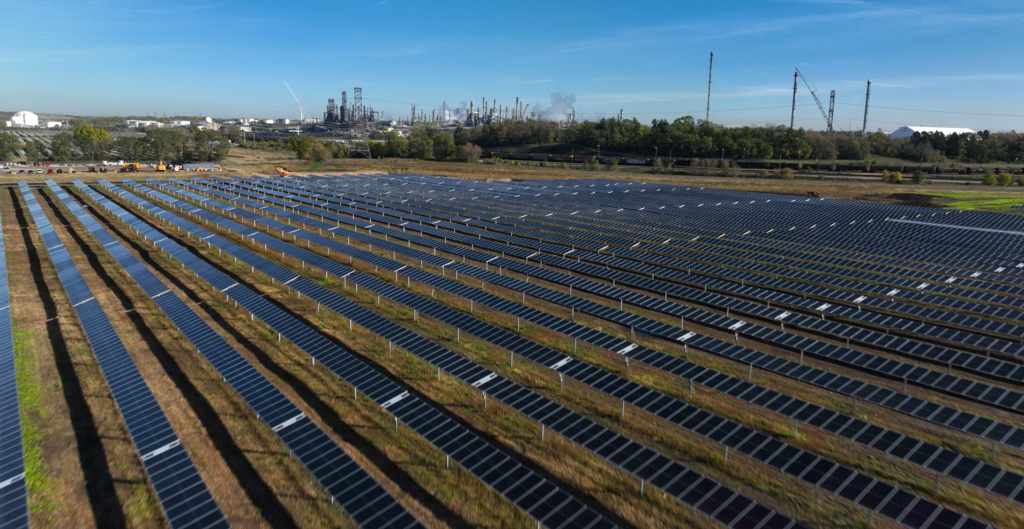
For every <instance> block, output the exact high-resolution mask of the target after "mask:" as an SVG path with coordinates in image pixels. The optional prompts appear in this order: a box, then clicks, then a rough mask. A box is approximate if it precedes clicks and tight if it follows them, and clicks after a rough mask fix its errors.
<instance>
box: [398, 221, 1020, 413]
mask: <svg viewBox="0 0 1024 529" xmlns="http://www.w3.org/2000/svg"><path fill="white" fill-rule="evenodd" d="M403 229H406V230H409V229H412V230H416V229H418V227H417V226H415V225H405V226H403ZM394 236H396V237H401V236H402V235H401V234H400V233H396V234H394ZM448 251H450V252H452V253H456V254H458V252H459V250H458V249H450V248H449V249H448ZM485 255H486V254H485ZM487 257H488V258H486V259H481V261H490V264H491V265H492V266H495V265H496V266H505V267H506V268H511V269H515V270H516V271H519V272H521V273H524V274H527V275H535V276H539V277H542V278H544V279H546V280H551V281H553V282H556V283H560V284H565V285H574V286H575V287H576V288H583V289H584V290H586V291H588V292H592V293H596V294H599V295H602V296H605V297H608V298H611V299H615V300H620V301H621V300H625V301H628V302H629V303H631V304H634V305H638V306H641V307H644V308H648V309H652V310H656V311H659V312H663V313H666V314H670V315H673V316H675V317H680V318H686V319H690V320H694V321H698V322H700V323H702V324H705V325H710V326H712V327H714V328H717V329H721V330H725V331H727V332H735V333H737V334H738V335H739V334H742V335H745V336H747V337H752V338H754V339H756V340H759V341H767V342H768V343H771V344H773V345H777V346H780V347H784V348H786V349H789V350H793V351H795V352H801V353H808V354H813V355H816V356H818V357H821V358H825V359H828V360H832V361H837V362H840V363H843V364H845V365H849V366H852V367H856V368H859V369H865V370H870V371H876V372H879V373H881V374H884V375H888V376H890V377H896V378H899V379H907V380H908V381H909V382H913V383H915V384H921V385H926V386H929V387H932V388H934V389H937V390H940V391H945V392H950V393H953V394H956V395H958V396H964V397H967V398H972V399H975V400H979V401H981V402H984V403H987V404H993V405H998V406H1001V407H1007V408H1008V409H1014V410H1015V409H1017V408H1015V406H1016V407H1021V406H1024V395H1020V394H1018V393H1016V392H1010V391H1007V390H1004V389H1002V388H997V387H994V386H991V385H989V384H983V383H980V382H972V381H969V380H965V379H962V378H959V377H954V376H952V375H950V374H942V373H939V372H937V371H931V370H927V369H924V368H921V367H915V366H912V365H909V364H904V363H900V362H896V361H894V360H889V359H884V358H881V357H878V356H875V355H870V354H866V353H861V352H859V351H851V350H850V349H848V348H845V347H839V346H835V345H831V344H824V343H822V342H818V341H815V340H811V339H809V338H805V337H803V336H797V335H793V334H790V333H785V332H783V331H775V330H772V329H768V328H766V327H762V326H758V325H753V324H745V323H744V322H740V321H737V320H734V319H732V318H729V317H723V316H718V315H714V314H709V313H707V312H705V311H702V310H699V309H693V308H686V307H683V306H680V305H677V304H674V303H670V302H666V301H661V300H655V299H653V298H649V297H647V296H644V295H641V294H637V293H635V292H632V291H628V290H624V289H620V288H617V287H614V286H611V287H609V286H607V285H601V284H597V283H593V282H589V281H586V280H583V279H581V278H578V277H567V276H565V275H564V274H558V273H555V272H552V271H551V270H538V269H537V268H535V267H531V266H529V265H523V264H521V263H516V262H512V261H508V262H507V263H506V262H505V261H507V260H501V261H497V260H494V259H493V256H487ZM544 260H545V261H548V262H551V261H555V262H557V263H558V264H559V265H560V267H562V268H566V269H570V270H573V269H578V268H582V267H587V268H586V269H585V270H586V271H588V272H592V274H593V275H597V276H599V277H600V276H602V275H604V276H605V277H607V275H611V276H612V277H611V278H610V280H611V282H612V284H613V285H614V284H615V275H613V274H605V271H604V270H603V269H597V268H596V267H592V266H590V265H582V264H581V263H576V262H575V261H570V260H568V259H560V258H555V257H548V256H545V258H544ZM647 281H650V280H639V281H637V282H638V283H640V285H639V286H645V283H646V282H647ZM778 312H781V311H775V310H772V315H775V314H777V313H778ZM825 323H826V324H827V325H838V324H835V323H833V322H825Z"/></svg>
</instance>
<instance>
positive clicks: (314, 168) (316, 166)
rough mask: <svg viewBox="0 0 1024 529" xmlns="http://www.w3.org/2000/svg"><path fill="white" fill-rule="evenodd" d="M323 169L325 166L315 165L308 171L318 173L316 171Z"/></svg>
mask: <svg viewBox="0 0 1024 529" xmlns="http://www.w3.org/2000/svg"><path fill="white" fill-rule="evenodd" d="M323 168H324V164H322V163H315V164H313V165H310V166H309V169H307V170H308V171H312V172H316V171H319V170H320V169H323Z"/></svg>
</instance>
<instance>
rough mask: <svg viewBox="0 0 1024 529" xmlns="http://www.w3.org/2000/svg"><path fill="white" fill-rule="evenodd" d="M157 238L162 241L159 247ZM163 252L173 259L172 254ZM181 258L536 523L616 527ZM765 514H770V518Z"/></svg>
mask: <svg viewBox="0 0 1024 529" xmlns="http://www.w3.org/2000/svg"><path fill="white" fill-rule="evenodd" d="M101 183H102V184H103V185H104V186H105V187H107V188H108V189H110V190H111V191H112V192H114V193H116V194H117V195H119V196H120V197H122V198H123V199H125V200H126V201H129V202H130V203H132V204H135V205H137V206H139V207H140V208H142V209H144V210H146V211H148V212H149V213H151V214H153V215H156V216H158V217H159V218H161V219H163V220H165V221H167V222H169V223H171V224H173V225H175V226H177V227H179V228H181V229H183V230H185V231H186V232H187V233H189V234H190V235H191V236H195V237H198V238H199V239H201V240H203V241H205V242H207V243H208V244H209V245H211V246H212V245H216V246H217V247H218V248H220V249H222V250H224V251H225V252H228V253H229V254H230V255H234V256H236V257H238V258H239V259H240V260H243V261H244V262H248V263H250V264H253V265H257V264H259V265H260V270H261V271H263V272H264V273H268V275H271V277H273V278H274V279H275V281H280V282H282V283H287V284H289V285H290V286H291V287H292V288H297V287H299V286H304V288H320V287H319V286H318V285H316V284H315V283H313V282H310V281H308V280H306V279H304V278H301V277H298V276H297V275H296V274H294V273H292V272H289V271H287V270H285V269H283V268H280V267H276V265H272V264H270V263H269V262H268V263H266V264H267V265H270V266H266V265H263V264H262V263H261V262H262V261H263V259H262V258H260V257H259V256H257V255H256V254H254V253H252V252H249V251H248V250H245V249H244V248H240V247H238V246H237V245H235V244H233V243H231V242H229V241H227V240H225V239H223V238H221V237H219V236H218V235H216V234H214V233H211V232H209V231H207V230H205V229H203V228H201V227H199V226H196V225H194V224H192V223H191V222H189V221H187V220H185V219H182V218H180V217H178V216H176V215H174V214H172V213H169V212H167V211H164V210H163V209H161V208H159V207H157V206H156V205H154V204H151V203H149V202H147V201H145V200H143V199H141V198H139V197H137V196H136V195H134V194H132V193H129V192H127V191H125V190H123V189H121V188H119V187H117V186H114V185H113V184H111V183H109V182H107V181H105V180H101ZM133 187H135V188H137V189H138V188H142V189H143V190H146V191H148V192H149V193H150V194H153V195H154V196H158V197H159V198H164V197H166V196H164V197H161V196H160V195H162V194H161V193H158V192H154V191H152V190H148V189H146V188H144V187H143V186H138V185H134V184H133ZM166 199H170V201H173V202H174V203H176V205H177V206H178V207H180V208H183V210H185V211H189V212H190V213H193V214H197V213H198V211H197V210H198V208H195V207H194V206H190V205H189V204H187V203H183V202H179V201H177V200H175V199H173V198H171V197H166ZM148 236H149V237H150V238H151V239H153V240H155V242H156V243H157V244H158V245H161V246H162V247H165V246H164V245H168V246H166V247H165V249H166V248H167V247H169V243H170V244H174V243H173V242H171V241H170V240H169V239H166V238H163V236H162V235H159V232H155V231H153V232H151V234H150V235H148ZM156 238H160V239H162V240H157V239H156ZM254 244H255V243H254ZM168 251H169V252H170V250H168ZM172 255H174V254H172ZM178 255H180V256H181V258H180V259H179V260H180V261H181V262H182V264H184V265H185V266H186V267H188V268H190V269H191V270H193V271H195V272H196V273H197V275H198V276H199V277H200V278H202V279H204V280H205V281H207V282H209V283H210V284H211V285H213V286H214V288H216V289H217V290H220V291H224V290H225V289H227V288H231V294H230V295H231V296H232V299H234V300H236V301H238V303H239V305H240V306H242V307H243V308H245V309H246V310H248V311H250V312H251V313H252V314H253V315H254V316H255V317H257V318H259V319H260V320H262V321H263V322H265V323H267V324H268V325H270V326H271V327H272V328H273V329H274V330H276V331H278V332H279V333H280V334H281V335H282V336H283V337H285V338H287V339H289V340H290V341H291V342H292V343H293V344H295V345H296V346H298V347H299V348H300V349H302V350H303V351H305V352H306V353H307V354H309V355H310V356H311V357H313V358H315V359H316V361H317V362H318V363H320V364H322V365H324V366H325V367H327V368H328V369H329V370H331V371H332V372H333V373H335V374H336V375H338V376H339V377H340V378H341V379H342V380H344V381H346V382H347V383H349V384H351V385H352V386H353V387H355V388H357V390H358V391H360V392H362V393H363V394H365V395H366V396H367V397H369V398H370V399H371V400H373V401H374V402H376V403H377V404H379V405H381V406H382V407H383V408H385V409H387V411H388V412H389V413H391V414H392V415H394V416H395V417H396V418H397V419H398V420H400V421H401V422H402V423H404V424H406V425H407V426H408V427H410V428H411V429H412V430H413V431H415V432H416V433H418V434H419V435H421V436H423V437H424V438H425V439H426V440H427V441H429V442H430V443H431V444H433V445H434V446H435V447H437V448H438V449H439V450H441V451H442V452H444V453H446V454H448V455H450V456H451V458H452V459H454V460H456V461H457V462H459V463H460V464H461V465H462V466H463V468H465V469H466V470H468V471H469V472H471V473H472V474H474V475H475V476H476V477H477V478H479V479H480V480H481V481H483V482H484V483H486V484H488V485H489V486H491V487H492V488H494V489H495V490H496V491H498V492H499V493H501V494H502V495H503V496H504V497H506V498H507V499H508V500H509V501H511V502H512V503H513V504H515V505H516V506H518V507H519V508H520V509H522V510H523V511H524V512H526V513H527V514H528V515H530V516H531V517H532V518H534V519H535V520H537V521H538V522H539V523H541V524H543V525H544V526H547V527H551V528H561V527H581V528H600V527H614V526H615V525H614V524H613V523H612V522H610V521H608V520H607V519H606V518H605V517H604V516H602V515H600V514H599V513H597V512H596V511H595V510H594V509H593V508H591V507H589V506H587V505H586V504H584V503H583V502H581V501H580V500H578V499H577V498H575V497H573V496H572V495H570V494H569V493H567V492H565V491H564V490H562V489H561V488H559V487H558V486H557V485H555V484H553V483H551V482H550V481H549V480H547V479H546V478H544V477H543V476H541V475H540V474H538V473H537V472H535V471H533V470H530V469H529V468H528V467H527V466H525V465H523V464H522V463H520V462H518V461H517V460H516V458H515V457H512V456H509V455H508V454H507V453H505V452H504V451H502V450H500V449H498V448H497V447H495V446H494V445H492V444H491V443H489V442H487V441H485V440H484V439H483V438H481V437H480V436H479V435H478V434H476V433H475V432H473V431H471V430H470V429H469V428H467V427H466V426H464V425H462V424H461V423H460V422H458V421H455V420H453V419H452V418H449V417H448V416H446V415H445V414H444V413H442V412H441V411H439V410H437V409H436V408H434V407H433V406H431V405H430V404H428V403H426V402H424V401H423V400H422V399H420V398H419V397H417V396H416V395H413V394H411V393H410V392H409V391H408V390H406V389H405V388H404V387H402V386H401V385H399V384H398V383H396V382H394V381H392V380H391V379H389V378H387V377H386V376H385V375H383V374H382V373H380V372H379V371H377V370H375V369H374V368H372V367H370V366H369V365H368V364H366V363H365V362H363V361H362V360H360V359H359V358H357V357H355V356H354V355H352V354H351V353H349V352H347V351H345V350H344V349H342V348H341V347H339V346H337V345H336V344H334V343H333V342H331V341H330V340H328V339H327V338H326V337H324V336H323V335H322V334H320V333H319V332H318V331H316V330H315V329H313V328H312V327H309V326H308V325H306V324H305V323H303V322H301V321H300V320H298V319H296V318H295V317H293V316H291V315H290V314H288V313H287V312H285V311H283V310H282V309H280V308H279V307H277V306H276V305H275V304H273V303H272V302H270V301H268V300H267V299H265V298H263V297H262V296H260V295H259V294H258V293H256V292H253V291H252V290H250V289H249V288H248V287H246V286H244V285H240V284H237V282H235V281H233V280H231V279H230V278H228V277H227V276H226V275H224V274H223V273H221V272H220V271H219V270H217V269H216V268H214V267H213V266H211V265H210V264H209V263H207V262H206V261H204V260H202V259H201V258H199V257H196V256H194V255H193V254H191V253H189V252H187V251H182V252H179V253H178V254H177V255H175V257H176V258H178ZM307 283H308V284H307ZM620 448H621V446H620ZM707 481H708V480H701V481H700V482H698V483H697V484H691V483H687V484H686V485H687V486H688V487H690V488H693V487H696V485H698V484H699V483H704V484H705V485H704V486H707ZM716 490H718V489H716ZM720 494H721V493H719V495H720ZM734 495H735V493H733V495H732V496H728V497H726V498H724V500H730V501H733V496H734ZM709 504H710V503H709ZM731 506H732V504H730V505H729V507H731ZM725 507H726V506H725V505H723V506H722V510H723V511H725ZM748 510H749V509H748ZM741 514H746V513H741ZM766 514H774V513H771V512H770V511H767V513H766ZM776 518H777V519H782V520H785V518H784V517H781V516H778V515H776ZM776 518H772V519H776ZM793 525H794V524H793V523H792V522H791V521H790V523H789V524H785V523H784V524H779V525H773V527H791V526H793Z"/></svg>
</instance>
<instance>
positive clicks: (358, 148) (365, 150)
mask: <svg viewBox="0 0 1024 529" xmlns="http://www.w3.org/2000/svg"><path fill="white" fill-rule="evenodd" d="M352 96H353V99H354V100H355V101H354V102H353V110H354V112H353V114H355V115H354V116H353V118H354V119H355V121H354V125H355V126H354V127H353V129H352V131H353V134H354V139H353V141H352V143H351V144H350V145H349V147H348V157H349V158H356V157H357V155H358V156H359V157H363V158H372V157H373V156H372V155H370V138H369V136H368V132H367V130H366V111H365V110H363V89H362V88H354V89H353V90H352Z"/></svg>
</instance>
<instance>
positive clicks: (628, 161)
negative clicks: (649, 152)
mask: <svg viewBox="0 0 1024 529" xmlns="http://www.w3.org/2000/svg"><path fill="white" fill-rule="evenodd" d="M621 163H622V164H623V165H650V164H651V163H652V162H651V160H649V159H647V158H623V161H622V162H621Z"/></svg>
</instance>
